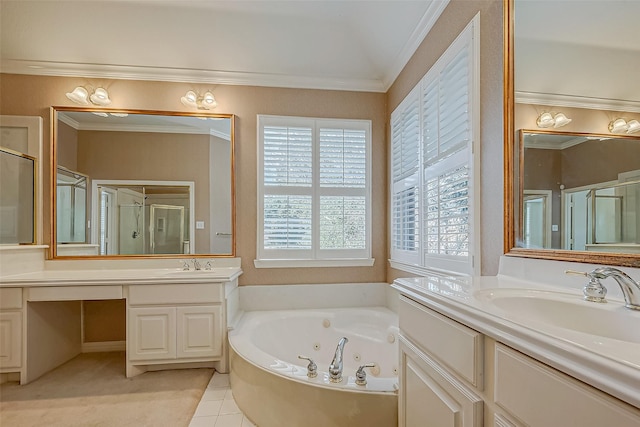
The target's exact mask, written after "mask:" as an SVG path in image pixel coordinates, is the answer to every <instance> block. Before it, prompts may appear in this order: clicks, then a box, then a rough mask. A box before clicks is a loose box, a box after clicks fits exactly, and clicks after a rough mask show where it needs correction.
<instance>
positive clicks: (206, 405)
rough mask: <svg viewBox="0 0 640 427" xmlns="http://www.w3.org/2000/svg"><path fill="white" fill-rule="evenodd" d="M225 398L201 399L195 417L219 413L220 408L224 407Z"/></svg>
mask: <svg viewBox="0 0 640 427" xmlns="http://www.w3.org/2000/svg"><path fill="white" fill-rule="evenodd" d="M222 402H223V400H205V401H200V403H199V404H198V407H197V408H196V413H195V414H193V416H194V417H208V416H212V415H218V413H219V412H220V408H221V407H222Z"/></svg>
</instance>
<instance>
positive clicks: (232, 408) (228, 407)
mask: <svg viewBox="0 0 640 427" xmlns="http://www.w3.org/2000/svg"><path fill="white" fill-rule="evenodd" d="M241 413H242V411H240V408H238V405H236V401H235V400H233V399H231V400H226V399H225V400H223V401H222V407H221V408H220V412H218V415H226V414H241Z"/></svg>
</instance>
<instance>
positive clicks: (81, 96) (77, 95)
mask: <svg viewBox="0 0 640 427" xmlns="http://www.w3.org/2000/svg"><path fill="white" fill-rule="evenodd" d="M67 98H69V99H70V100H72V101H73V102H75V103H76V104H80V105H89V93H88V92H87V90H86V89H85V88H83V87H82V86H78V87H76V88H75V89H74V90H73V92H68V93H67Z"/></svg>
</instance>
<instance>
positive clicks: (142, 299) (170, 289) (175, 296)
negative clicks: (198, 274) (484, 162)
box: [129, 283, 222, 305]
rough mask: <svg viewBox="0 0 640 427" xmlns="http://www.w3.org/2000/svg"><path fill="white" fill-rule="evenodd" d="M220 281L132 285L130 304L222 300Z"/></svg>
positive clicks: (130, 288)
mask: <svg viewBox="0 0 640 427" xmlns="http://www.w3.org/2000/svg"><path fill="white" fill-rule="evenodd" d="M220 289H221V285H220V284H219V283H213V284H210V283H202V284H200V283H198V284H182V285H131V286H129V304H131V305H139V304H200V303H205V302H209V303H211V302H214V303H215V302H221V301H222V297H221V296H220Z"/></svg>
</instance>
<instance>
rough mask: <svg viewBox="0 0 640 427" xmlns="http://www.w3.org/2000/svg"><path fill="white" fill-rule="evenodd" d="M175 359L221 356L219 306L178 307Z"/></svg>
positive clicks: (220, 314) (220, 312)
mask: <svg viewBox="0 0 640 427" xmlns="http://www.w3.org/2000/svg"><path fill="white" fill-rule="evenodd" d="M177 316H178V330H177V333H178V335H177V357H178V358H179V359H180V358H189V357H190V358H200V357H215V356H220V355H221V354H222V311H221V307H220V306H219V305H212V306H201V307H195V306H193V307H178V309H177Z"/></svg>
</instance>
